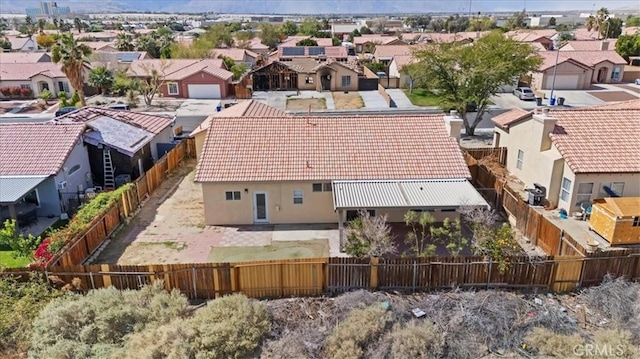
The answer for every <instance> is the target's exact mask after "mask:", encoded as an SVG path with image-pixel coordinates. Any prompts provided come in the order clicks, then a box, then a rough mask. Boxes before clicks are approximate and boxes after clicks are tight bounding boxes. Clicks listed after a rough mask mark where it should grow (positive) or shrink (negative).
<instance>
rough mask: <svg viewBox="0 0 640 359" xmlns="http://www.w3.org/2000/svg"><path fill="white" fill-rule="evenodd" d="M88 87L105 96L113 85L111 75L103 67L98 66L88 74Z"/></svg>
mask: <svg viewBox="0 0 640 359" xmlns="http://www.w3.org/2000/svg"><path fill="white" fill-rule="evenodd" d="M89 85H91V86H93V87H95V88H97V89H98V92H100V93H101V94H105V93H107V92H109V90H110V89H111V85H113V73H112V72H111V71H109V70H107V68H106V67H104V66H99V67H96V68H94V69H92V70H91V72H90V73H89Z"/></svg>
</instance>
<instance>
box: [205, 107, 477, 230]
mask: <svg viewBox="0 0 640 359" xmlns="http://www.w3.org/2000/svg"><path fill="white" fill-rule="evenodd" d="M461 124H462V121H461V120H460V119H459V118H454V117H449V116H447V117H446V118H445V119H444V120H443V116H441V115H422V116H352V117H313V116H309V117H307V116H304V117H303V116H300V117H297V116H293V117H276V118H260V117H251V118H244V119H243V120H242V121H239V120H238V119H237V118H216V119H215V120H214V121H212V122H211V127H210V128H209V131H208V133H207V137H206V140H205V143H204V147H203V149H202V156H201V159H200V162H199V163H198V166H197V171H196V177H195V180H196V182H199V183H202V192H203V200H204V212H205V223H206V224H208V225H232V224H236V225H243V224H254V223H271V224H287V223H336V222H338V223H339V226H340V228H341V229H342V228H343V223H344V222H345V221H346V220H347V219H351V218H353V217H355V216H356V215H357V211H358V210H369V211H372V212H374V214H376V215H377V214H381V215H382V214H386V215H388V216H389V217H388V221H389V222H404V213H406V212H407V211H408V210H416V211H428V212H433V215H434V216H435V217H436V218H437V219H438V220H443V219H444V218H447V217H456V216H457V213H456V212H455V211H456V209H457V208H458V207H460V206H462V205H483V206H486V202H485V200H484V199H483V198H482V196H480V195H479V194H478V192H477V191H476V190H475V188H474V187H473V186H472V185H471V184H470V183H469V181H468V179H469V178H470V176H471V175H470V172H469V168H468V167H467V164H466V162H465V160H464V158H463V156H462V153H461V151H460V148H459V146H458V140H459V134H460V126H461ZM452 137H457V139H456V138H452ZM340 232H341V235H342V232H343V231H342V230H341V231H340Z"/></svg>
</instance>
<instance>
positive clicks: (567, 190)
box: [560, 177, 571, 202]
mask: <svg viewBox="0 0 640 359" xmlns="http://www.w3.org/2000/svg"><path fill="white" fill-rule="evenodd" d="M570 197H571V181H570V180H569V179H567V178H566V177H563V178H562V192H561V193H560V199H562V200H563V201H565V202H566V201H568V200H569V198H570Z"/></svg>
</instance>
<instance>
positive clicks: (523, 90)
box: [513, 87, 536, 100]
mask: <svg viewBox="0 0 640 359" xmlns="http://www.w3.org/2000/svg"><path fill="white" fill-rule="evenodd" d="M513 95H514V96H517V97H518V98H519V99H520V100H535V99H536V94H534V93H533V91H532V90H531V88H530V87H516V89H515V90H513Z"/></svg>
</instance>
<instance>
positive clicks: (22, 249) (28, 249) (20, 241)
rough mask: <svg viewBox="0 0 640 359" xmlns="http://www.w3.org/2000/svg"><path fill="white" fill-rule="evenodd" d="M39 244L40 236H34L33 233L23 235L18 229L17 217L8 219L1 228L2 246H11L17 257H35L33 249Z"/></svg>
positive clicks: (0, 242)
mask: <svg viewBox="0 0 640 359" xmlns="http://www.w3.org/2000/svg"><path fill="white" fill-rule="evenodd" d="M38 244H40V237H34V236H33V235H31V234H29V235H27V236H24V235H22V233H20V231H18V228H17V226H16V220H15V219H7V220H6V221H5V222H4V227H1V228H0V246H3V247H9V248H11V250H12V251H14V253H13V256H14V257H15V258H18V257H25V258H33V251H34V250H35V249H36V247H37V246H38Z"/></svg>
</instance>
